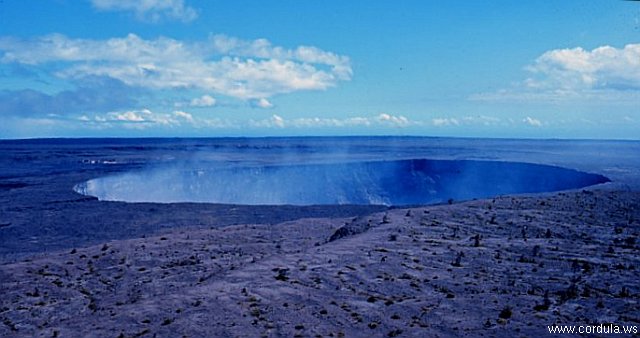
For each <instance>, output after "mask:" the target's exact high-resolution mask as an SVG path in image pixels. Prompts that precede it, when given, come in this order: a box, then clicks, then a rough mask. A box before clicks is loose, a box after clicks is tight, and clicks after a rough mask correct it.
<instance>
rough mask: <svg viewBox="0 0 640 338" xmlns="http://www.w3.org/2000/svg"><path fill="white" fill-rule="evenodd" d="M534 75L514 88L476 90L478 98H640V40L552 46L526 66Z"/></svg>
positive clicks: (527, 99) (494, 99)
mask: <svg viewBox="0 0 640 338" xmlns="http://www.w3.org/2000/svg"><path fill="white" fill-rule="evenodd" d="M525 69H526V70H527V71H528V72H529V73H530V74H531V76H530V77H528V78H527V79H525V80H524V81H522V82H521V83H520V84H518V85H517V86H514V87H512V88H506V89H501V90H499V91H497V92H494V93H482V94H476V95H473V96H472V97H471V99H475V100H487V101H496V100H523V101H531V100H539V101H540V100H556V101H557V100H568V99H596V100H608V101H625V100H626V101H631V100H633V101H635V100H637V99H639V98H640V44H628V45H626V46H624V47H623V48H615V47H611V46H602V47H598V48H595V49H593V50H586V49H583V48H580V47H577V48H567V49H555V50H550V51H547V52H545V53H544V54H542V55H541V56H539V57H538V58H537V59H536V60H535V61H534V62H533V64H531V65H530V66H528V67H526V68H525Z"/></svg>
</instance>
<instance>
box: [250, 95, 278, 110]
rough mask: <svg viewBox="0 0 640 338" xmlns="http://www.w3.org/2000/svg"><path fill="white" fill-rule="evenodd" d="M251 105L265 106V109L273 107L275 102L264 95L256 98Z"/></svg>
mask: <svg viewBox="0 0 640 338" xmlns="http://www.w3.org/2000/svg"><path fill="white" fill-rule="evenodd" d="M251 105H252V106H254V107H257V108H263V109H268V108H273V103H271V102H270V101H269V100H267V99H265V98H264V97H263V98H260V99H258V100H254V101H253V102H252V103H251Z"/></svg>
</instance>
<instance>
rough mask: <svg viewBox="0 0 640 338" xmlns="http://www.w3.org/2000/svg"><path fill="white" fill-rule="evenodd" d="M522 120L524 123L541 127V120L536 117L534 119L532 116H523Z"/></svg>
mask: <svg viewBox="0 0 640 338" xmlns="http://www.w3.org/2000/svg"><path fill="white" fill-rule="evenodd" d="M522 122H524V123H525V124H528V125H530V126H532V127H542V121H540V120H538V119H534V118H533V117H529V116H527V117H525V118H524V119H523V120H522Z"/></svg>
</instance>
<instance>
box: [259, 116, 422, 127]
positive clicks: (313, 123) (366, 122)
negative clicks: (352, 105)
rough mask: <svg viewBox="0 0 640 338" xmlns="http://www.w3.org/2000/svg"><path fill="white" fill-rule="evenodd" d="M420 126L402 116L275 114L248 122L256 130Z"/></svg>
mask: <svg viewBox="0 0 640 338" xmlns="http://www.w3.org/2000/svg"><path fill="white" fill-rule="evenodd" d="M418 124H420V123H419V122H417V121H412V120H409V119H407V118H406V117H403V116H394V115H389V114H384V113H383V114H379V115H377V116H373V117H361V116H356V117H347V118H326V117H301V118H293V119H285V118H283V117H281V116H279V115H277V114H274V115H272V116H271V117H270V118H268V119H263V120H258V121H256V120H250V121H249V126H251V127H258V128H349V127H370V126H385V127H408V126H410V125H418Z"/></svg>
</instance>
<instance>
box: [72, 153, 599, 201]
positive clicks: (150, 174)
mask: <svg viewBox="0 0 640 338" xmlns="http://www.w3.org/2000/svg"><path fill="white" fill-rule="evenodd" d="M608 181H609V180H608V179H607V178H606V177H604V176H601V175H596V174H589V173H584V172H580V171H576V170H572V169H566V168H560V167H555V166H548V165H540V164H529V163H515V162H492V161H452V160H426V159H415V160H398V161H376V162H356V163H331V164H308V165H278V166H275V165H273V166H262V167H255V166H246V167H234V168H230V167H220V166H219V165H217V166H213V165H212V166H210V167H207V166H203V165H202V164H199V165H198V168H193V169H185V168H184V167H181V168H177V167H168V168H157V169H149V170H144V171H137V172H130V173H125V174H118V175H114V176H107V177H102V178H97V179H93V180H90V181H87V182H85V183H82V184H79V185H77V186H76V187H75V190H76V191H77V192H79V193H81V194H85V195H91V196H96V197H98V198H99V199H100V200H108V201H126V202H163V203H169V202H208V203H227V204H249V205H266V204H271V205H283V204H293V205H314V204H385V205H417V204H432V203H440V202H444V201H447V200H449V199H453V200H467V199H472V198H485V197H491V196H496V195H503V194H513V193H535V192H547V191H557V190H566V189H575V188H582V187H586V186H590V185H594V184H599V183H604V182H608Z"/></svg>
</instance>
